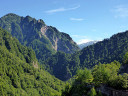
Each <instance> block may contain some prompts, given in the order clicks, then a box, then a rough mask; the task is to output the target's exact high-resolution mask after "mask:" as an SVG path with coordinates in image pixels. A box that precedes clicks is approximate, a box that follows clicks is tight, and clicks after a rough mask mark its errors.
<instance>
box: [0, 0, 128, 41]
mask: <svg viewBox="0 0 128 96" xmlns="http://www.w3.org/2000/svg"><path fill="white" fill-rule="evenodd" d="M7 13H15V14H17V15H20V16H26V15H29V16H31V17H33V18H36V19H43V20H44V22H45V23H46V24H47V25H51V26H54V27H56V28H57V29H58V30H60V31H61V32H65V33H68V34H69V35H70V36H71V37H72V38H73V40H74V41H75V42H77V43H83V42H87V41H90V40H103V39H104V38H109V37H110V36H112V35H113V34H116V33H118V32H122V31H125V30H128V0H1V3H0V17H2V16H4V15H5V14H7Z"/></svg>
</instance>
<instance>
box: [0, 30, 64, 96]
mask: <svg viewBox="0 0 128 96" xmlns="http://www.w3.org/2000/svg"><path fill="white" fill-rule="evenodd" d="M63 87H64V83H63V82H62V81H60V80H58V79H57V78H55V77H54V76H52V75H50V74H49V73H48V72H46V71H44V70H42V69H41V68H40V66H39V64H38V61H37V59H36V56H35V52H34V51H33V50H32V49H30V48H27V47H25V46H23V45H21V44H20V43H19V41H18V40H17V39H16V38H13V37H12V36H11V34H10V33H8V32H7V31H4V30H3V29H2V28H0V96H54V95H56V96H60V95H61V90H62V89H63Z"/></svg>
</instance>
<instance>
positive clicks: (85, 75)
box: [76, 68, 93, 84]
mask: <svg viewBox="0 0 128 96" xmlns="http://www.w3.org/2000/svg"><path fill="white" fill-rule="evenodd" d="M76 78H77V79H76V81H77V82H79V83H81V84H86V83H91V82H92V81H93V75H92V73H91V70H88V69H87V68H85V69H84V70H79V71H78V73H77V75H76Z"/></svg>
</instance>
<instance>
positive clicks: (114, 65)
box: [92, 61, 120, 85]
mask: <svg viewBox="0 0 128 96" xmlns="http://www.w3.org/2000/svg"><path fill="white" fill-rule="evenodd" d="M119 68H120V63H119V62H117V61H114V62H111V63H110V64H99V65H95V67H94V68H93V71H92V73H93V76H94V82H96V85H99V84H101V83H104V84H106V83H107V82H108V81H109V79H110V78H113V77H115V76H117V73H118V71H119Z"/></svg>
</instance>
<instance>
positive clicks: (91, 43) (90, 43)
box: [78, 40, 98, 49]
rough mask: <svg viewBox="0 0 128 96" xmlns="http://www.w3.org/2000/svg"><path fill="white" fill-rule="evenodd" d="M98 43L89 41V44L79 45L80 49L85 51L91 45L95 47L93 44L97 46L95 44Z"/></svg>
mask: <svg viewBox="0 0 128 96" xmlns="http://www.w3.org/2000/svg"><path fill="white" fill-rule="evenodd" d="M97 42H98V41H96V40H95V41H89V42H86V43H83V44H78V46H79V48H80V49H83V48H84V47H87V46H89V45H93V44H95V43H97Z"/></svg>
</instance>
